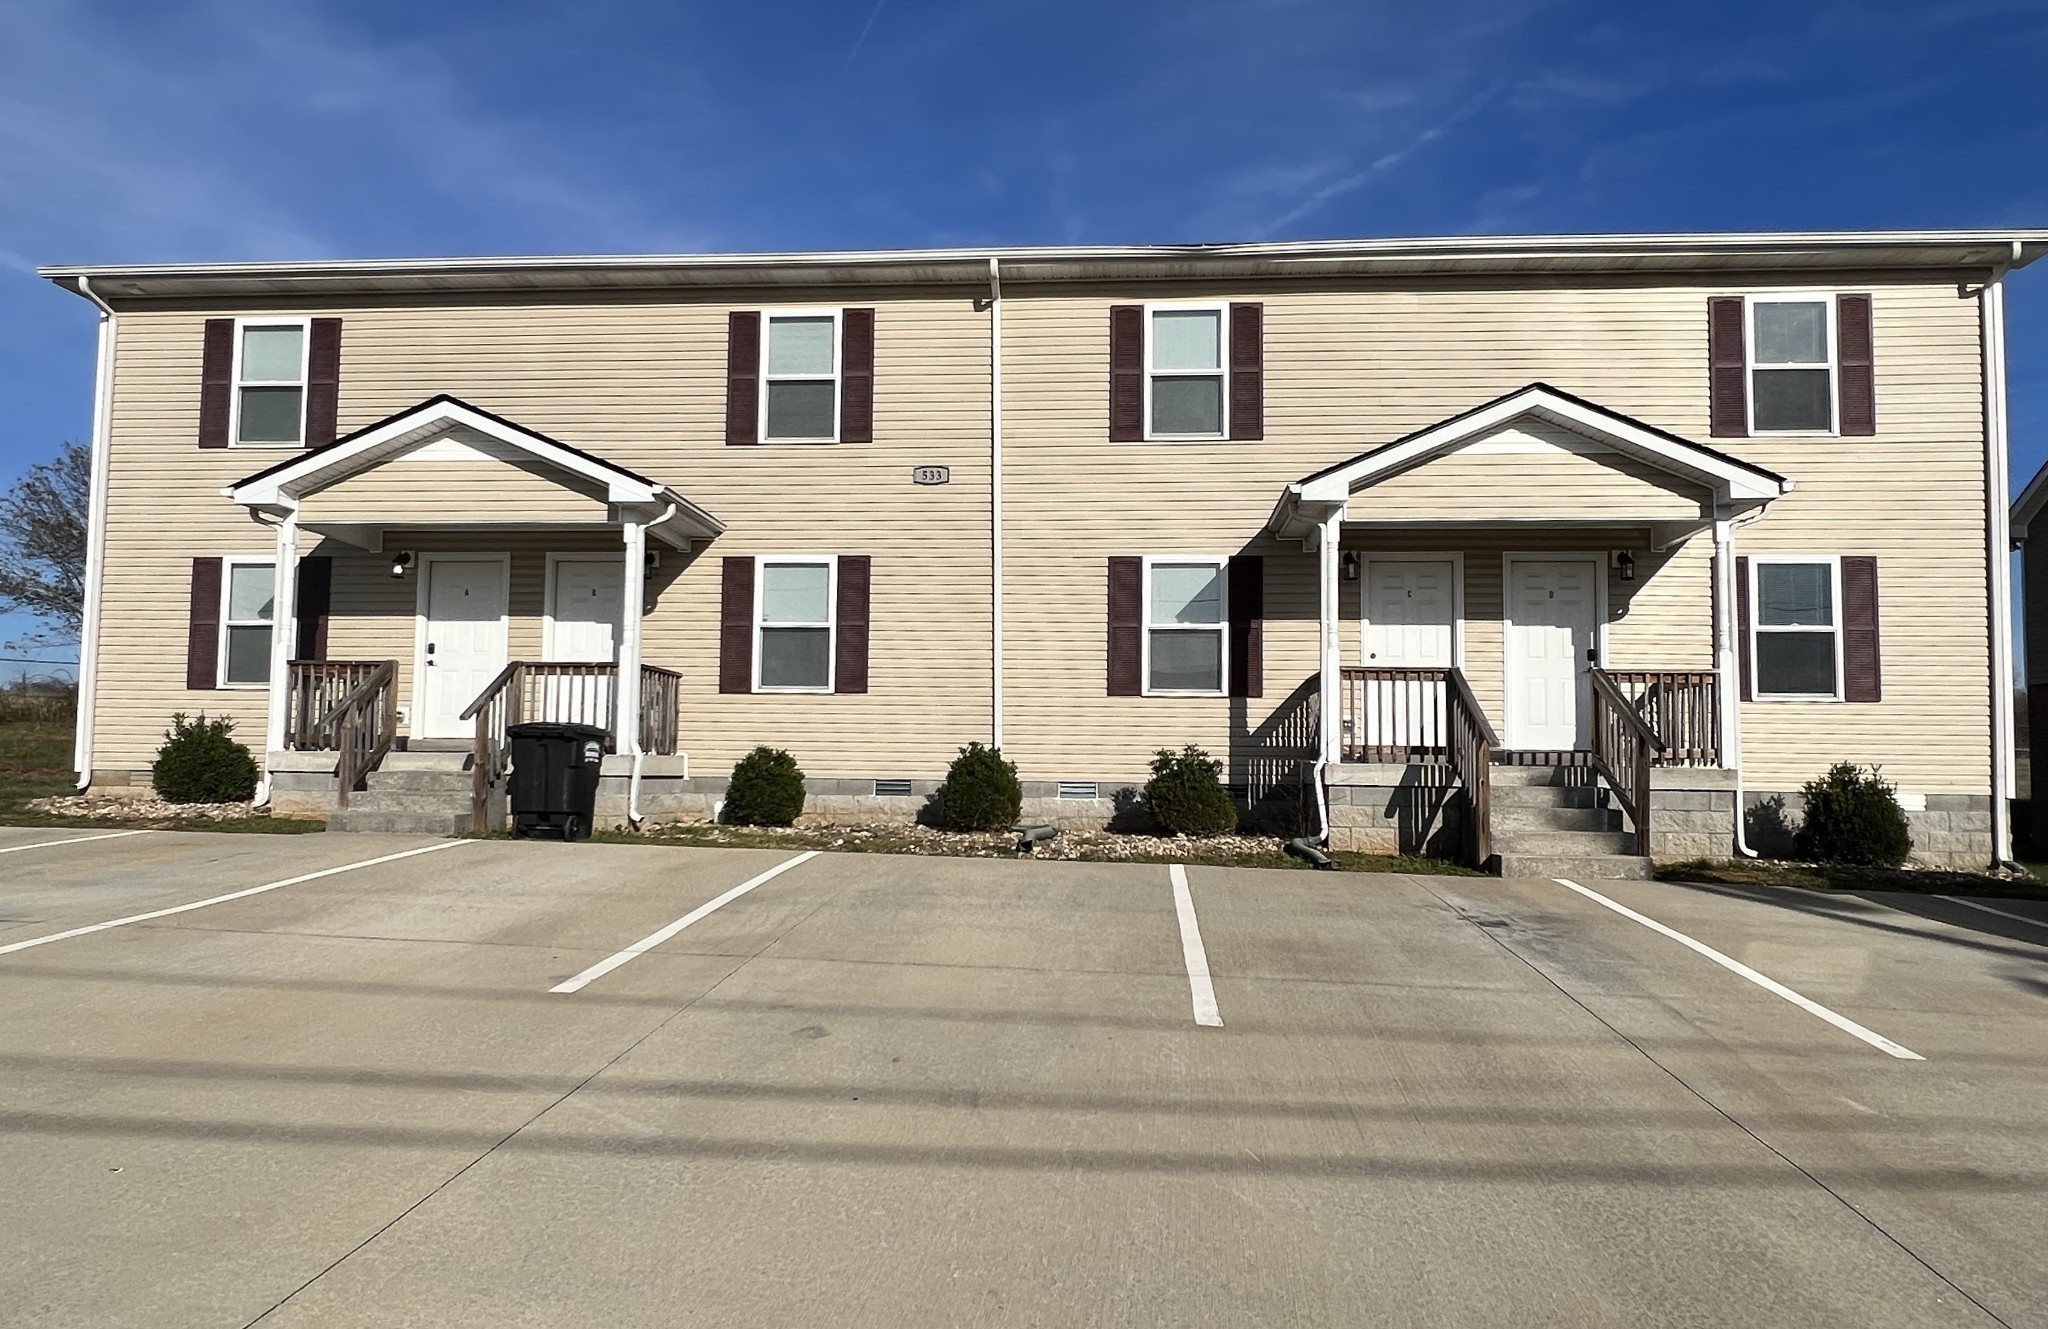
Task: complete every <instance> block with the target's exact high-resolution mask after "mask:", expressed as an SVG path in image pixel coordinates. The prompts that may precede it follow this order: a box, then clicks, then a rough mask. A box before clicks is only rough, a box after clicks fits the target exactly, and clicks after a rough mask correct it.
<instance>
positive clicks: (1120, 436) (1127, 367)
mask: <svg viewBox="0 0 2048 1329" xmlns="http://www.w3.org/2000/svg"><path fill="white" fill-rule="evenodd" d="M1144 437H1145V307H1144V306H1143V305H1111V306H1110V307H1109V441H1110V442H1112V443H1136V442H1138V441H1139V440H1141V439H1143V438H1144Z"/></svg>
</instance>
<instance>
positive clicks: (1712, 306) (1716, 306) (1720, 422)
mask: <svg viewBox="0 0 2048 1329" xmlns="http://www.w3.org/2000/svg"><path fill="white" fill-rule="evenodd" d="M1748 373H1749V363H1748V356H1747V355H1746V354H1745V353H1744V351H1743V349H1742V297H1741V296H1739V295H1717V296H1714V297H1713V298H1711V299H1709V300H1708V301H1707V409H1708V415H1709V417H1710V422H1709V428H1708V433H1710V434H1712V435H1713V436H1714V437H1715V438H1743V437H1745V436H1747V435H1748V433H1749V385H1748V382H1747V381H1746V379H1747V375H1748Z"/></svg>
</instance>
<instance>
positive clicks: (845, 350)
mask: <svg viewBox="0 0 2048 1329" xmlns="http://www.w3.org/2000/svg"><path fill="white" fill-rule="evenodd" d="M841 322H842V325H843V330H842V331H841V333H840V338H841V340H840V344H839V441H840V442H841V443H872V442H874V441H875V311H874V310H872V309H849V310H847V311H846V312H845V313H844V314H843V315H841Z"/></svg>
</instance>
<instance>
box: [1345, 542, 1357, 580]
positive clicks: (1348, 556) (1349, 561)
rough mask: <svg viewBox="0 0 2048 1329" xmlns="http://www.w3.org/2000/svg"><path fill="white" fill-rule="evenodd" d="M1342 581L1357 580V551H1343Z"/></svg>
mask: <svg viewBox="0 0 2048 1329" xmlns="http://www.w3.org/2000/svg"><path fill="white" fill-rule="evenodd" d="M1344 580H1346V581H1357V580H1358V551H1357V550H1356V549H1347V550H1345V551H1344Z"/></svg>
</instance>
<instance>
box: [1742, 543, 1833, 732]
mask: <svg viewBox="0 0 2048 1329" xmlns="http://www.w3.org/2000/svg"><path fill="white" fill-rule="evenodd" d="M1750 575H1751V577H1752V578H1753V579H1754V581H1755V584H1754V586H1753V587H1752V588H1751V599H1750V602H1751V603H1752V604H1754V605H1755V606H1756V615H1755V620H1756V621H1755V623H1754V624H1753V625H1752V627H1751V632H1750V635H1751V640H1752V649H1753V650H1754V651H1755V653H1756V659H1755V662H1754V674H1753V676H1754V678H1755V680H1756V695H1757V696H1758V697H1760V698H1782V699H1786V700H1802V701H1838V700H1840V699H1841V696H1842V688H1841V680H1842V631H1841V611H1840V609H1839V606H1840V605H1841V603H1842V567H1841V561H1840V560H1839V559H1834V558H1753V559H1751V560H1750Z"/></svg>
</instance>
